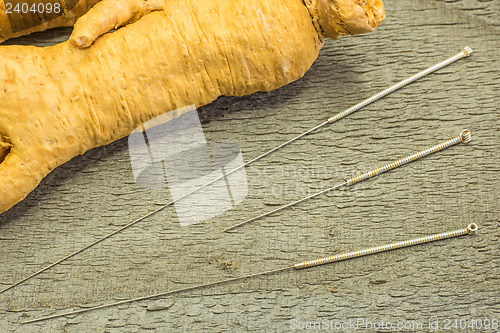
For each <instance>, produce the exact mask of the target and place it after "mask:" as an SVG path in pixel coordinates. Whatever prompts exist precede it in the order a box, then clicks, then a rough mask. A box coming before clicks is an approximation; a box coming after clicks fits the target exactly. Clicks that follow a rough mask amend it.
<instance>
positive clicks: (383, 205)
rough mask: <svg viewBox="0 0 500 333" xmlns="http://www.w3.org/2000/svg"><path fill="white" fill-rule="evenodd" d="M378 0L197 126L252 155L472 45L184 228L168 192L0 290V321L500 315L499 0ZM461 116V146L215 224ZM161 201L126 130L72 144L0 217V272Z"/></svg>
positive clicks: (71, 323) (204, 111) (206, 327)
mask: <svg viewBox="0 0 500 333" xmlns="http://www.w3.org/2000/svg"><path fill="white" fill-rule="evenodd" d="M385 5H386V9H387V19H386V20H385V21H384V22H383V24H382V25H381V26H380V27H379V28H378V29H377V30H376V31H375V32H374V33H372V34H369V35H366V36H359V37H348V38H342V39H340V40H339V41H328V43H327V45H326V47H325V48H324V49H323V51H322V52H321V55H320V57H319V59H318V60H317V62H316V63H315V64H314V66H313V67H312V69H311V70H310V71H309V72H308V73H307V74H306V76H305V77H304V78H303V79H301V80H299V81H297V82H295V83H293V84H290V85H289V86H286V87H284V88H282V89H279V90H277V91H274V92H271V93H259V94H255V95H252V96H249V97H245V98H220V99H219V100H217V101H216V102H214V103H213V104H211V105H208V106H206V107H203V108H201V109H200V110H198V111H199V115H200V117H201V120H202V123H203V129H204V133H205V136H206V139H207V141H208V142H214V141H222V142H231V143H235V144H237V145H238V146H239V147H240V148H241V150H242V153H243V155H244V159H245V160H247V161H248V160H250V159H251V158H253V157H255V156H257V155H258V154H260V153H261V152H263V151H265V150H267V149H270V148H272V147H274V146H275V145H276V144H277V143H280V142H283V141H284V140H286V139H288V138H291V137H293V136H295V135H297V134H299V133H301V132H302V131H304V130H306V129H309V128H311V127H313V126H315V125H317V124H319V123H320V122H322V121H324V120H325V119H326V118H328V117H330V116H331V115H333V114H334V113H336V112H339V111H341V110H344V109H346V108H347V107H349V106H351V105H353V104H355V103H357V102H359V101H361V100H362V99H364V98H366V97H368V96H370V95H372V94H374V93H376V92H378V91H380V90H381V89H385V88H386V87H388V86H389V85H390V84H392V83H394V82H396V81H399V80H401V79H404V78H406V77H408V76H409V75H411V74H413V73H415V72H417V71H419V70H421V69H423V68H425V67H427V66H430V65H433V64H435V63H437V62H439V61H442V60H444V59H445V58H448V57H449V56H452V55H455V54H456V53H458V52H459V51H460V50H461V49H462V48H463V47H464V46H465V45H469V46H470V47H471V48H473V49H474V50H475V51H476V53H474V54H473V56H472V57H470V58H468V59H465V60H461V61H459V62H458V63H455V64H453V65H451V66H449V67H447V68H445V69H443V70H440V71H439V72H438V73H436V74H433V75H431V76H429V77H427V78H424V79H422V80H420V81H419V82H417V83H414V84H412V85H411V86H409V87H407V88H404V89H403V90H401V91H399V92H396V93H394V94H392V95H390V96H388V97H386V98H384V99H383V100H381V101H379V102H377V103H375V104H373V105H370V106H368V107H366V108H364V109H363V110H361V111H358V112H357V113H355V114H353V115H351V116H349V117H348V118H346V119H343V120H341V121H340V122H338V123H336V124H333V125H330V126H328V127H325V128H323V129H321V130H319V131H317V132H316V133H314V134H311V135H309V136H307V137H306V138H304V139H302V140H300V141H298V142H296V143H294V144H293V145H290V146H288V147H286V148H284V149H283V150H281V151H279V152H277V153H275V154H274V155H272V156H270V157H269V158H266V159H265V160H262V161H261V162H258V163H256V164H255V165H253V166H251V167H249V168H247V170H246V173H247V179H248V187H249V193H248V196H247V197H246V199H245V200H243V202H241V203H240V204H238V205H237V206H236V207H234V209H232V210H230V211H228V212H226V213H224V214H222V215H219V216H218V217H215V218H212V219H210V220H208V221H205V222H203V223H200V224H197V225H194V226H190V227H181V226H180V223H179V220H178V218H177V215H176V213H175V210H174V209H173V208H172V207H171V208H169V209H165V210H164V211H162V212H160V213H158V214H156V215H155V216H153V217H151V218H148V219H147V220H145V221H143V222H141V223H139V224H138V225H136V226H134V227H132V228H130V229H128V230H126V231H124V232H122V233H120V234H119V235H116V236H115V237H113V238H112V239H109V240H107V241H105V242H103V243H101V244H100V245H97V246H95V247H94V248H93V249H91V250H88V251H86V252H84V253H82V254H80V255H78V256H76V257H74V258H73V259H70V260H68V261H66V262H65V263H63V264H61V265H59V266H57V267H55V268H54V269H51V270H50V271H47V272H45V273H43V274H41V275H40V276H38V277H36V278H34V279H32V280H30V281H29V282H26V283H25V284H23V285H21V286H18V287H16V288H15V289H12V290H10V291H8V292H6V293H4V294H2V295H0V330H1V331H4V332H5V331H9V332H10V331H12V332H61V331H62V332H91V331H98V332H101V331H102V332H136V331H147V330H155V331H161V332H174V331H178V332H182V331H186V332H193V331H210V332H220V331H235V332H241V331H256V332H262V331H270V332H272V331H276V332H281V331H288V330H290V329H293V328H294V327H293V325H292V326H291V324H293V322H291V320H294V319H295V320H297V322H299V321H301V322H311V321H316V322H317V321H322V320H328V321H329V320H333V322H338V323H342V322H347V321H349V320H356V319H357V318H365V319H367V320H369V321H372V322H376V321H378V322H380V321H384V322H394V323H396V322H407V321H415V322H422V323H424V326H423V329H422V331H427V330H428V327H427V326H425V325H426V323H428V321H429V320H436V319H440V320H441V321H440V325H441V328H443V325H444V323H445V322H444V321H443V320H445V319H451V320H454V319H459V320H460V319H465V320H467V321H470V320H471V319H485V318H489V319H490V320H491V319H498V318H499V313H500V299H499V295H500V281H499V273H500V271H499V264H500V255H499V251H498V248H499V242H500V238H499V231H500V226H499V215H498V211H499V209H500V205H499V193H500V190H499V188H500V181H499V173H498V172H499V157H500V150H499V147H498V143H499V142H500V141H499V130H500V117H499V112H498V106H499V102H500V101H499V97H498V89H499V84H500V79H499V77H500V73H499V68H500V67H499V63H498V49H499V47H500V38H499V25H500V19H499V17H498V15H497V13H498V11H499V10H500V6H499V3H498V2H496V1H493V0H490V1H478V0H457V1H448V0H447V1H436V0H432V1H431V0H423V1H410V0H386V1H385ZM69 33H70V29H59V30H54V31H49V32H45V33H41V34H36V35H32V36H29V37H25V38H22V39H17V40H13V41H9V42H8V44H12V43H22V44H34V45H39V46H42V45H50V44H54V43H56V42H59V41H62V40H64V39H66V38H67V37H68V35H69ZM463 128H469V129H470V130H471V132H472V135H473V141H472V143H471V144H469V145H458V146H455V147H452V148H450V149H447V150H445V151H443V152H440V153H437V154H435V155H432V156H429V157H426V158H424V159H423V160H419V161H417V162H414V163H412V164H410V165H407V166H404V167H401V168H398V169H397V170H394V171H391V172H390V173H387V174H384V175H381V176H379V177H376V178H375V179H372V180H368V181H365V182H363V183H360V184H357V185H355V186H352V187H351V188H349V189H347V190H339V191H336V192H334V193H330V194H328V195H323V196H320V197H318V198H316V199H313V200H310V201H307V202H304V203H303V204H301V205H299V206H296V207H295V208H293V209H288V210H285V211H282V212H280V213H279V214H275V215H272V216H270V217H268V218H265V219H262V220H259V221H256V222H254V223H253V224H251V225H248V226H246V227H244V228H241V229H239V230H237V232H235V233H232V234H223V233H221V230H222V229H223V228H225V227H228V226H230V225H232V224H234V223H235V222H238V221H241V220H243V219H247V218H250V217H252V216H254V215H255V214H256V213H257V212H262V211H267V210H270V209H272V208H275V207H276V206H277V205H281V204H285V203H288V202H289V201H291V200H295V199H298V198H300V197H302V196H304V195H306V194H308V193H312V192H315V191H318V190H320V189H323V188H326V187H327V186H331V185H332V184H336V183H338V182H339V181H342V180H343V179H345V178H347V177H350V176H352V175H354V174H358V173H359V172H361V171H366V170H367V169H369V168H371V167H374V166H379V165H381V164H383V163H386V162H389V161H393V160H395V159H397V158H399V157H402V156H406V155H408V154H410V153H413V152H416V151H418V150H420V149H422V148H426V147H428V146H431V145H434V144H436V143H439V142H442V141H444V140H446V139H448V138H450V137H453V136H456V135H458V133H459V132H460V131H461V130H462V129H463ZM170 199H171V197H170V191H169V190H168V189H164V190H146V189H141V188H139V187H138V186H137V185H136V184H135V181H134V178H133V175H132V170H131V165H130V159H129V153H128V147H127V140H126V139H124V140H120V141H118V142H115V143H113V144H111V145H109V146H106V147H102V148H99V149H95V150H92V151H90V152H88V153H86V154H85V155H84V156H81V157H78V158H75V159H73V160H72V161H70V162H69V163H67V164H66V165H64V166H62V167H60V168H58V169H56V170H55V171H54V172H52V174H50V175H49V177H47V178H46V179H45V180H44V181H43V182H42V184H41V185H40V186H39V187H38V189H37V190H35V191H34V192H33V193H32V194H30V196H29V197H28V198H27V199H26V200H24V201H23V202H22V203H20V204H18V205H17V206H16V207H15V208H13V209H11V210H10V211H8V212H7V213H5V214H2V215H0V241H1V247H0V253H1V258H2V260H1V264H0V287H5V286H7V285H9V284H10V283H13V282H15V281H17V280H18V279H20V278H22V277H24V276H26V275H29V274H31V273H33V272H34V271H36V270H38V269H40V268H42V267H44V266H46V265H47V264H49V263H51V262H53V261H54V260H56V259H59V258H60V257H62V256H65V255H67V254H69V253H71V252H72V251H74V250H76V249H78V248H80V247H82V246H84V245H86V244H88V243H90V242H92V241H94V240H96V239H98V238H99V237H101V236H103V235H105V234H108V233H109V232H112V231H114V230H116V229H117V228H119V227H120V226H122V225H124V224H126V223H127V222H130V221H132V220H133V219H136V218H138V217H140V216H142V215H144V214H145V213H147V212H149V211H151V210H153V209H155V208H157V207H159V205H162V204H165V203H167V202H168V201H169V200H170ZM470 222H476V223H477V224H478V225H479V227H480V230H479V233H478V235H477V236H474V237H463V238H459V239H453V240H446V241H441V242H437V243H434V244H429V245H422V246H418V247H414V248H409V249H403V250H397V251H393V252H389V253H383V254H378V255H373V256H370V257H364V258H359V259H354V260H350V261H346V262H340V263H337V264H333V265H327V266H322V267H318V268H313V269H309V270H304V271H297V272H296V271H290V272H283V273H279V274H275V275H271V276H266V277H261V278H254V279H249V280H245V281H241V282H236V283H229V284H225V285H220V286H215V287H209V288H204V289H201V290H197V291H193V292H186V293H182V294H178V295H175V296H173V297H165V298H160V299H155V300H150V301H142V302H137V303H133V304H129V305H122V306H119V307H113V308H108V309H102V310H97V311H93V312H89V313H86V314H82V315H78V316H68V317H64V318H59V319H54V320H50V321H45V322H41V323H36V324H28V325H20V322H21V321H23V320H27V319H33V318H37V317H40V316H45V315H51V314H54V313H58V312H61V311H65V310H68V309H79V308H81V307H84V306H92V305H100V304H103V303H108V302H113V301H116V300H121V299H125V298H131V297H138V296H143V295H147V294H153V293H158V292H162V291H166V290H171V289H176V288H180V287H187V286H192V285H196V284H200V283H208V282H211V281H216V280H221V279H225V278H230V277H236V276H241V275H244V274H249V273H254V272H259V271H263V270H267V269H272V268H277V267H282V266H288V265H290V264H293V263H295V262H298V261H302V260H305V259H311V258H316V257H323V256H326V255H331V254H335V253H339V252H344V251H350V250H355V249H361V248H365V247H369V246H374V245H378V244H384V243H388V242H393V241H396V240H405V239H409V238H413V237H416V236H422V235H428V234H433V233H437V232H443V231H448V230H453V229H458V228H462V227H464V226H466V225H467V224H468V223H470ZM332 290H333V291H336V292H332ZM368 330H370V329H369V327H368ZM346 331H348V330H346Z"/></svg>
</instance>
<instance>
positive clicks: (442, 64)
mask: <svg viewBox="0 0 500 333" xmlns="http://www.w3.org/2000/svg"><path fill="white" fill-rule="evenodd" d="M472 52H473V51H472V49H471V48H470V47H468V46H466V47H465V48H464V49H463V50H462V51H461V52H460V53H458V54H457V55H455V56H453V57H451V58H448V59H446V60H444V61H442V62H440V63H438V64H436V65H434V66H432V67H429V68H427V69H425V70H423V71H421V72H419V73H417V74H415V75H413V76H411V77H409V78H407V79H405V80H403V81H401V82H399V83H396V84H395V85H393V86H391V87H389V88H387V89H385V90H383V91H381V92H379V93H378V94H376V95H373V96H371V97H370V98H367V99H365V100H364V101H362V102H361V103H358V104H356V105H354V106H352V107H350V108H349V109H347V110H345V111H342V112H340V113H338V114H336V115H335V116H333V117H331V118H329V119H328V120H327V121H325V122H323V123H321V124H319V125H317V126H316V127H313V128H311V129H310V130H308V131H306V132H304V133H302V134H300V135H298V136H296V137H294V138H293V139H290V140H288V141H286V142H284V143H282V144H280V145H279V146H277V147H275V148H273V149H271V150H269V151H267V152H265V153H263V154H261V155H259V156H257V157H255V158H254V159H252V160H250V161H248V162H246V163H245V164H242V165H240V166H239V167H236V168H234V169H232V170H230V171H229V172H227V173H225V174H223V175H222V176H220V177H218V178H215V179H213V180H211V181H209V182H208V183H206V184H204V185H202V186H200V187H198V188H196V189H194V190H192V191H190V192H188V193H186V194H184V195H183V196H181V197H180V198H177V199H176V200H173V201H170V202H169V203H167V204H165V205H163V206H160V207H159V208H157V209H156V210H154V211H152V212H150V213H148V214H147V215H144V216H142V217H140V218H138V219H137V220H134V221H132V222H130V223H128V224H126V225H124V226H123V227H121V228H120V229H118V230H116V231H114V232H112V233H110V234H108V235H106V236H104V237H102V238H100V239H98V240H96V241H94V242H93V243H90V244H89V245H86V246H85V247H83V248H81V249H79V250H77V251H75V252H73V253H71V254H69V255H67V256H66V257H64V258H61V259H59V260H58V261H56V262H54V263H52V264H50V265H48V266H46V267H45V268H42V269H40V270H39V271H37V272H35V273H33V274H31V275H29V276H27V277H25V278H23V279H21V280H19V281H17V282H15V283H14V284H12V285H10V286H8V287H6V288H4V289H2V290H0V294H2V293H4V292H6V291H7V290H9V289H12V288H14V287H16V286H18V285H20V284H22V283H24V282H26V281H28V280H29V279H31V278H33V277H35V276H37V275H39V274H41V273H43V272H45V271H47V270H49V269H51V268H52V267H54V266H56V265H59V264H60V263H62V262H64V261H66V260H68V259H70V258H72V257H74V256H76V255H77V254H80V253H82V252H83V251H86V250H88V249H90V248H91V247H94V246H95V245H97V244H99V243H101V242H102V241H104V240H106V239H108V238H111V237H112V236H114V235H116V234H118V233H120V232H122V231H123V230H125V229H127V228H130V227H132V226H134V225H136V224H137V223H139V222H141V221H142V220H144V219H146V218H148V217H149V216H151V215H154V214H156V213H158V212H160V211H162V210H164V209H165V208H167V207H169V206H171V205H173V204H175V203H176V202H179V201H180V200H182V199H184V198H186V197H187V196H189V195H191V194H193V193H195V192H198V191H199V190H201V189H204V188H205V187H207V186H209V185H212V184H213V183H215V182H217V181H219V180H221V179H224V178H225V177H227V176H228V175H230V174H232V173H234V172H236V171H238V170H240V169H242V168H245V167H247V166H249V165H250V164H252V163H255V162H257V161H259V160H260V159H262V158H264V157H266V156H268V155H270V154H272V153H274V152H275V151H277V150H279V149H281V148H283V147H285V146H287V145H289V144H291V143H292V142H295V141H297V140H299V139H300V138H302V137H304V136H306V135H307V134H309V133H311V132H314V131H316V130H318V129H320V128H321V127H323V126H325V125H327V124H332V123H334V122H336V121H338V120H340V119H342V118H344V117H346V116H348V115H350V114H351V113H353V112H355V111H358V110H359V109H361V108H363V107H365V106H367V105H369V104H371V103H373V102H375V101H377V100H379V99H381V98H382V97H384V96H387V95H388V94H390V93H392V92H394V91H396V90H398V89H401V88H403V87H404V86H407V85H408V84H410V83H412V82H415V81H417V80H418V79H420V78H422V77H424V76H427V75H429V74H431V73H433V72H435V71H437V70H439V69H441V68H443V67H446V66H448V65H450V64H452V63H454V62H456V61H458V60H460V59H462V58H465V57H467V56H469V55H470V54H472Z"/></svg>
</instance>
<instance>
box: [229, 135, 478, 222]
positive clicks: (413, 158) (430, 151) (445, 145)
mask: <svg viewBox="0 0 500 333" xmlns="http://www.w3.org/2000/svg"><path fill="white" fill-rule="evenodd" d="M471 140H472V136H471V134H470V131H469V130H463V131H462V132H461V133H460V134H459V135H458V136H456V137H454V138H452V139H449V140H447V141H445V142H442V143H440V144H437V145H435V146H432V147H430V148H427V149H424V150H422V151H419V152H418V153H415V154H412V155H409V156H407V157H404V158H400V159H399V160H397V161H394V162H392V163H388V164H385V165H383V166H381V167H378V168H376V169H372V170H370V171H367V172H365V173H363V174H361V175H358V176H355V177H352V178H350V179H347V180H346V181H344V182H342V183H339V184H337V185H334V186H332V187H329V188H327V189H326V190H323V191H320V192H317V193H314V194H311V195H309V196H307V197H304V198H302V199H299V200H297V201H294V202H291V203H289V204H286V205H283V206H281V207H278V208H276V209H274V210H271V211H269V212H267V213H264V214H261V215H258V216H255V217H253V218H251V219H249V220H246V221H243V222H241V223H238V224H236V225H233V226H232V227H229V228H226V229H224V232H227V231H230V230H233V229H236V228H238V227H241V226H243V225H245V224H248V223H251V222H253V221H256V220H258V219H261V218H263V217H266V216H268V215H271V214H274V213H276V212H279V211H281V210H283V209H285V208H288V207H292V206H295V205H297V204H299V203H301V202H304V201H306V200H309V199H312V198H314V197H317V196H319V195H321V194H324V193H327V192H331V191H333V190H336V189H338V188H340V187H344V186H351V185H354V184H357V183H360V182H362V181H363V180H366V179H369V178H372V177H375V176H377V175H380V174H382V173H385V172H387V171H389V170H392V169H395V168H398V167H400V166H402V165H405V164H408V163H411V162H413V161H416V160H418V159H420V158H422V157H424V156H428V155H431V154H434V153H436V152H438V151H440V150H443V149H446V148H449V147H451V146H454V145H456V144H459V143H462V142H463V143H469V142H470V141H471Z"/></svg>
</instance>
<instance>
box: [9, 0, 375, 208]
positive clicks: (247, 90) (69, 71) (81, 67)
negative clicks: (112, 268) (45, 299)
mask: <svg viewBox="0 0 500 333" xmlns="http://www.w3.org/2000/svg"><path fill="white" fill-rule="evenodd" d="M118 3H119V4H118ZM165 3H168V5H166V4H165ZM331 3H340V2H338V1H331ZM341 3H342V6H344V7H342V13H344V14H342V15H343V16H342V17H348V18H349V20H350V21H349V20H344V22H354V23H353V24H354V26H353V27H351V26H347V28H348V30H350V31H356V32H366V31H370V30H372V29H373V28H375V26H376V25H378V24H379V23H380V20H381V19H382V18H383V16H381V15H380V13H383V9H382V8H381V7H380V8H370V6H371V4H373V5H374V6H382V4H381V3H380V2H379V1H355V0H352V1H342V2H341ZM358 3H360V4H361V5H358ZM325 4H328V2H318V3H317V4H312V3H308V7H306V5H304V2H302V1H301V0H256V1H247V0H233V1H227V0H205V1H194V0H176V1H168V2H167V1H144V0H139V1H137V0H129V1H115V0H104V1H102V2H100V3H99V4H98V5H97V6H96V7H94V8H93V9H91V10H90V11H89V12H88V13H87V14H86V15H85V16H83V17H82V18H80V19H79V21H78V22H77V24H76V26H75V30H74V33H73V35H72V38H71V40H70V41H68V42H65V43H62V44H59V45H56V46H53V47H47V48H37V47H32V46H3V47H0V94H1V95H0V96H2V97H1V99H2V100H1V103H0V135H1V138H2V139H1V141H0V154H1V153H2V150H3V152H6V151H8V150H9V149H10V153H9V154H8V155H7V157H6V158H5V160H4V161H3V162H2V163H1V164H0V212H3V211H6V210H7V209H9V208H10V207H12V206H13V205H15V204H16V203H17V202H19V201H21V200H22V199H23V198H24V197H26V195H28V193H30V192H31V191H32V190H33V189H34V188H35V187H36V186H37V185H38V184H39V182H40V181H41V180H42V179H43V178H44V177H45V176H46V175H47V174H48V173H49V172H50V171H51V170H53V169H54V168H56V167H57V166H59V165H61V164H63V163H65V162H67V161H68V160H70V159H71V158H73V157H75V156H77V155H79V154H83V153H85V152H86V151H87V150H89V149H92V148H95V147H98V146H101V145H105V144H108V143H111V142H113V141H115V140H118V139H120V138H122V137H124V136H127V135H128V134H130V132H132V131H133V130H134V129H135V128H136V127H138V126H139V125H140V124H141V123H144V122H146V121H147V120H149V119H152V118H154V117H157V116H159V115H160V114H163V113H165V112H168V111H171V110H176V109H178V108H181V107H185V106H189V105H193V104H194V105H196V106H197V107H199V106H202V105H205V104H208V103H210V102H212V101H214V100H215V99H216V98H217V97H219V96H221V95H226V96H243V95H248V94H252V93H254V92H257V91H271V90H274V89H277V88H279V87H282V86H284V85H286V84H288V83H290V82H292V81H295V80H297V79H299V78H301V77H302V76H303V75H304V74H305V73H306V71H307V70H308V69H309V68H310V67H311V65H312V63H313V62H314V61H315V60H316V58H317V56H318V53H319V51H320V49H321V47H322V46H323V42H324V37H325V36H324V31H325V32H326V31H327V30H328V24H329V23H328V22H330V18H329V19H328V20H327V21H325V20H323V19H322V18H321V17H322V15H321V14H320V15H319V16H318V17H316V16H315V12H319V13H321V12H322V11H323V10H326V9H325V8H326V7H324V6H325ZM365 4H368V5H365ZM327 11H328V10H327ZM349 11H352V12H353V13H356V15H360V17H358V18H357V19H355V17H354V16H352V15H348V14H345V13H346V12H349ZM367 12H369V13H375V12H376V13H379V14H378V15H379V16H377V17H378V19H377V20H375V21H374V20H373V17H375V16H370V15H366V13H367ZM332 15H333V14H332ZM335 15H336V14H335ZM363 20H364V21H363ZM129 22H135V23H132V24H130V25H128V26H126V27H122V28H120V29H118V30H117V31H115V32H112V33H108V34H104V35H102V36H100V37H98V36H99V35H101V34H103V33H105V32H107V31H108V30H109V29H111V28H114V27H117V26H120V25H122V24H126V23H129ZM338 34H339V35H341V34H344V30H342V31H339V32H338ZM326 36H332V33H328V32H326ZM333 37H335V36H333ZM94 40H95V41H94ZM92 42H93V44H92ZM90 44H92V46H90V47H88V48H82V47H85V46H88V45H90Z"/></svg>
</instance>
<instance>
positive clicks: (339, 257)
mask: <svg viewBox="0 0 500 333" xmlns="http://www.w3.org/2000/svg"><path fill="white" fill-rule="evenodd" d="M477 230H478V227H477V225H476V224H475V223H471V224H469V225H468V226H467V228H463V229H458V230H454V231H448V232H443V233H440V234H434V235H430V236H425V237H421V238H415V239H410V240H407V241H402V242H397V243H392V244H386V245H382V246H377V247H372V248H368V249H364V250H358V251H353V252H347V253H342V254H336V255H333V256H329V257H326V258H320V259H314V260H308V261H304V262H301V263H297V264H295V265H293V266H288V267H282V268H277V269H273V270H269V271H265V272H260V273H255V274H249V275H244V276H240V277H235V278H231V279H227V280H222V281H217V282H211V283H205V284H200V285H197V286H194V287H187V288H182V289H177V290H171V291H167V292H163V293H159V294H153V295H148V296H143V297H138V298H133V299H127V300H123V301H119V302H115V303H109V304H104V305H99V306H95V307H91V308H85V309H81V310H77V311H70V312H65V313H60V314H55V315H51V316H47V317H42V318H37V319H32V320H28V321H24V322H22V323H21V324H28V323H34V322H39V321H44V320H48V319H53V318H59V317H63V316H68V315H74V314H79V313H83V312H89V311H93V310H98V309H103V308H109V307H112V306H117V305H122V304H127V303H132V302H138V301H144V300H148V299H152V298H158V297H164V296H169V295H173V294H177V293H181V292H185V291H190V290H195V289H201V288H204V287H210V286H215V285H220V284H223V283H228V282H234V281H239V280H243V279H248V278H252V277H256V276H262V275H270V274H274V273H278V272H282V271H287V270H292V269H295V270H300V269H305V268H310V267H316V266H320V265H325V264H330V263H334V262H338V261H343V260H348V259H352V258H358V257H363V256H367V255H370V254H375V253H380V252H386V251H391V250H395V249H400V248H404V247H410V246H414V245H418V244H424V243H430V242H435V241H438V240H443V239H448V238H454V237H459V236H463V235H475V234H476V233H477Z"/></svg>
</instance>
